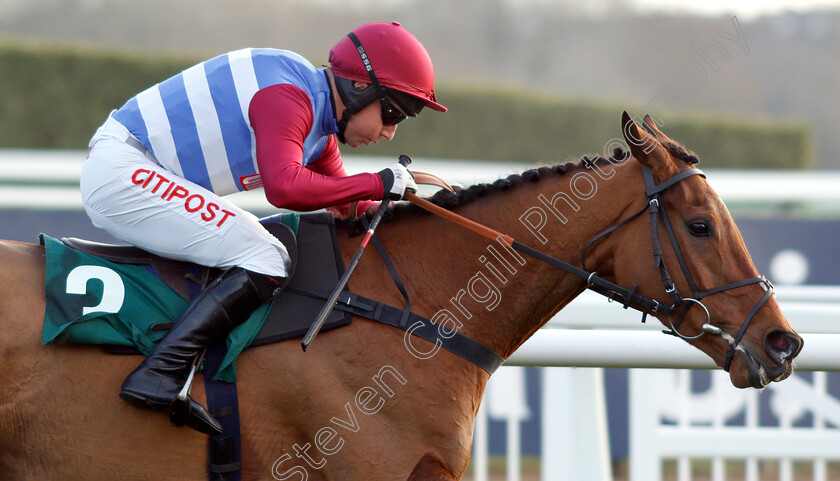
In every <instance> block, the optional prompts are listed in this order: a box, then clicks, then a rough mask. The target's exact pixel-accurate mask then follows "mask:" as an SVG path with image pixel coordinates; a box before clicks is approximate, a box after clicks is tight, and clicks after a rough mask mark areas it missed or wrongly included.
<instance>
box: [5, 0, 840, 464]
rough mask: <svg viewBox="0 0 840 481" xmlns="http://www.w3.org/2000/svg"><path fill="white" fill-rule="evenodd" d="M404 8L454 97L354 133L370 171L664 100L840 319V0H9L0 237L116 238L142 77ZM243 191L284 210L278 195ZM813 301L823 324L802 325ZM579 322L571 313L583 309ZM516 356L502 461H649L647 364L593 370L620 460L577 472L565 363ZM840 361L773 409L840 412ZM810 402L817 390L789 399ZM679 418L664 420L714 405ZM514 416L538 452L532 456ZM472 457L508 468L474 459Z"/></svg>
mask: <svg viewBox="0 0 840 481" xmlns="http://www.w3.org/2000/svg"><path fill="white" fill-rule="evenodd" d="M391 20H397V21H400V22H401V23H402V24H403V25H404V26H405V27H407V28H408V29H409V30H411V31H412V32H413V33H414V34H415V35H416V36H417V37H418V38H419V39H420V40H421V41H422V42H423V43H424V44H425V46H426V47H427V49H428V51H429V53H430V55H431V57H432V59H433V61H434V64H435V70H436V85H437V90H438V94H439V95H438V99H439V100H440V101H441V102H442V103H443V104H444V105H447V106H448V107H449V108H450V112H448V113H446V114H439V113H435V112H431V111H429V112H424V113H423V114H422V115H421V116H420V117H419V118H418V119H417V120H412V121H410V122H406V123H405V124H401V125H400V127H399V131H398V133H397V136H396V138H395V139H394V140H393V141H392V142H382V143H380V144H378V145H373V146H370V147H361V148H359V149H346V150H344V154H346V155H347V159H346V163H347V165H348V169H349V170H350V171H351V172H352V171H362V170H374V169H375V170H378V169H379V168H381V166H383V165H387V164H388V163H390V162H392V159H393V157H394V156H395V155H396V154H400V153H408V154H410V155H412V156H413V157H414V158H415V163H416V167H417V169H418V170H424V171H430V172H434V173H437V174H439V175H441V176H443V177H444V178H446V179H447V180H449V181H450V182H460V183H465V184H469V183H472V182H476V181H488V180H493V179H495V178H497V177H499V176H503V175H507V174H509V173H510V172H513V171H517V170H522V169H523V168H524V166H526V165H534V164H537V163H539V164H554V163H558V162H567V161H577V160H578V159H579V158H580V156H581V155H583V154H590V155H607V154H609V152H606V153H605V152H604V151H603V149H604V145H605V144H606V143H607V142H608V141H609V140H610V139H612V138H615V137H620V135H621V133H620V129H619V118H620V116H621V112H622V110H627V111H629V112H630V113H631V115H639V116H643V115H644V114H650V115H652V116H653V117H655V118H656V119H657V120H658V122H659V123H660V124H661V125H662V130H663V131H664V132H666V133H667V134H668V135H669V136H670V137H672V138H673V139H675V140H678V141H680V142H681V143H683V144H684V145H685V146H686V147H687V148H689V149H691V150H693V151H695V152H696V153H697V154H698V155H699V157H700V159H701V163H700V167H701V168H703V169H704V170H707V171H708V173H709V179H710V182H711V183H712V185H713V186H714V187H715V188H716V190H717V191H718V192H719V193H720V195H721V197H722V198H723V199H724V201H725V202H726V203H727V205H728V206H729V208H730V210H731V211H732V212H733V215H734V216H735V218H736V221H737V222H738V224H739V226H740V228H741V230H742V233H743V235H744V238H745V240H746V241H747V245H748V247H749V248H750V251H751V253H752V255H753V258H754V260H755V263H756V265H757V267H758V269H759V271H761V272H762V273H766V274H768V276H769V277H770V278H771V280H773V281H774V282H775V283H776V284H777V285H779V286H781V289H782V290H783V289H784V286H791V287H793V288H795V289H794V290H789V291H788V292H789V293H793V294H790V295H789V296H788V297H786V299H790V301H789V302H790V304H789V306H790V309H791V312H793V313H794V314H793V315H791V314H788V315H789V317H790V318H791V323H792V324H793V325H794V327H795V328H797V329H800V330H802V329H805V330H807V329H812V330H813V332H820V333H826V332H828V333H838V332H840V331H838V329H840V323H832V322H831V321H833V320H835V319H837V317H836V316H837V314H838V313H840V291H838V290H837V289H838V288H837V287H836V286H837V285H838V284H840V274H839V273H840V261H838V256H837V255H836V254H835V251H836V246H837V245H838V243H840V223H838V222H837V219H838V218H840V155H838V152H840V122H838V121H837V112H838V111H839V110H840V1H838V0H824V1H807V0H803V1H794V0H770V1H763V2H758V1H742V2H737V3H736V2H726V1H723V0H714V1H705V2H690V1H682V0H590V1H587V2H580V1H571V0H390V1H386V0H341V1H339V0H272V1H268V0H239V1H237V2H228V1H222V0H200V1H199V0H177V1H172V0H145V1H144V2H142V3H140V2H136V1H129V0H0V237H2V238H8V239H16V240H23V241H30V242H32V241H35V239H36V236H37V234H38V233H39V232H46V233H48V234H50V235H53V236H57V237H58V236H79V237H86V238H89V239H93V240H101V241H113V239H111V238H109V237H108V236H107V235H105V234H103V233H101V232H99V231H97V230H96V229H94V228H93V227H92V226H91V225H90V223H89V221H88V220H87V217H86V216H85V215H84V213H83V212H82V210H81V206H80V200H79V198H78V189H77V182H78V170H79V167H80V165H81V163H82V162H83V160H84V156H85V152H84V149H85V148H86V146H87V142H88V140H89V138H90V137H91V136H92V134H93V132H94V131H95V129H96V127H97V126H98V125H100V124H101V123H102V122H103V121H104V119H105V118H106V116H107V115H108V113H109V112H110V111H111V109H114V108H118V107H119V106H121V105H122V104H123V103H124V102H125V101H126V100H127V99H128V98H130V97H131V96H133V95H134V94H136V93H137V92H139V91H141V90H143V89H145V88H147V87H149V86H151V85H153V84H154V83H156V82H158V81H160V80H163V79H165V78H167V77H168V76H170V75H172V74H175V73H177V72H180V71H181V70H183V69H184V68H186V67H188V66H190V65H192V64H194V63H196V62H198V61H201V60H204V59H206V58H209V57H212V56H215V55H218V54H221V53H224V52H227V51H230V50H235V49H239V48H243V47H276V48H283V49H289V50H293V51H295V52H298V53H300V54H301V55H303V56H304V57H306V58H307V59H309V60H310V61H311V62H312V63H313V64H315V65H321V64H324V63H326V62H327V54H328V51H329V49H330V47H331V46H332V45H333V44H334V43H335V42H336V41H338V40H339V39H340V38H341V37H342V36H343V35H345V34H346V33H347V32H349V31H350V30H352V29H353V28H354V27H356V26H358V25H360V24H362V23H365V22H369V21H391ZM418 159H421V161H419V162H418ZM238 195H239V194H237V196H238ZM234 197H236V196H234ZM237 202H241V203H242V205H243V206H246V207H247V208H250V209H252V210H254V211H255V212H256V213H265V214H268V213H271V209H270V206H268V204H267V203H265V202H264V201H263V200H262V199H261V198H259V194H257V195H256V196H254V195H251V196H250V197H249V196H248V195H244V196H241V197H238V200H237ZM797 289H798V290H797ZM814 292H818V293H819V295H817V296H815V295H812V294H813V293H814ZM586 305H587V306H588V305H589V304H586ZM783 308H784V305H783ZM587 309H588V308H587ZM587 309H582V310H578V311H575V312H576V313H578V314H577V315H578V320H579V319H581V318H583V319H584V320H586V321H587V322H589V321H591V320H592V319H594V318H597V317H598V316H608V317H612V316H618V312H619V311H620V310H613V311H607V312H606V313H602V311H592V310H587ZM592 309H596V307H593V308H592ZM809 309H810V310H809ZM814 312H816V314H814ZM808 313H810V314H808ZM800 315H801V318H802V319H805V318H808V319H814V318H818V319H819V321H820V322H819V323H815V324H813V325H810V324H808V325H805V324H796V323H795V322H794V320H795V319H797V320H798V319H800V317H799V316H800ZM566 321H569V319H566ZM563 322H565V321H558V324H557V326H555V327H558V326H559V327H563V326H565V327H569V326H568V325H565V324H563ZM569 322H570V323H572V324H574V322H576V321H569ZM593 322H595V323H596V324H597V322H598V321H597V319H596V320H595V321H593ZM797 322H798V321H797ZM802 322H803V323H807V322H808V321H807V320H804V321H802ZM576 325H577V326H578V327H580V325H581V324H576ZM832 326H834V327H832ZM806 350H807V345H806ZM838 368H840V366H838ZM511 369H522V371H520V372H518V373H517V374H511V375H505V376H500V378H505V379H507V380H506V381H500V382H505V383H507V384H504V385H503V387H501V388H499V389H501V391H499V392H502V393H507V394H499V395H497V396H495V397H494V398H492V399H489V398H488V399H486V403H485V405H486V406H487V407H488V409H489V421H488V425H487V427H486V432H488V433H489V434H490V439H489V441H488V448H487V449H488V452H489V454H490V461H491V463H490V466H491V468H490V470H489V476H490V477H491V478H492V479H508V480H516V479H520V478H519V477H518V476H521V477H522V479H543V480H548V479H552V480H553V479H570V480H577V479H581V480H587V481H589V480H595V479H608V477H609V478H611V477H613V476H614V477H615V478H616V479H626V478H627V476H628V471H629V470H628V468H627V465H628V459H630V456H631V453H630V450H631V449H630V445H631V439H632V438H633V433H632V432H630V421H629V419H628V418H629V416H630V409H629V407H628V399H629V397H630V394H629V393H630V391H631V390H632V385H631V384H632V382H631V380H630V378H631V376H630V375H629V374H628V370H626V369H605V370H603V371H601V370H598V371H592V372H593V373H596V374H593V376H594V377H593V378H592V379H595V380H597V382H598V383H600V389H601V390H602V391H601V392H603V393H605V394H604V395H605V398H604V399H605V400H603V401H601V402H600V404H598V403H596V404H593V405H596V406H599V407H598V409H596V411H597V412H595V413H594V414H593V416H594V418H593V419H595V420H594V421H593V423H594V424H592V426H594V427H592V429H597V426H598V419H602V418H603V419H604V422H605V424H604V426H603V430H604V442H605V443H606V446H605V447H604V449H600V450H599V453H600V454H599V456H600V458H602V459H603V458H605V459H608V460H609V463H610V464H609V473H608V475H609V476H607V475H606V474H603V472H601V474H597V475H596V474H592V473H589V474H581V473H580V472H577V474H575V473H572V472H566V474H565V475H563V476H561V477H557V475H556V474H547V473H546V471H545V465H546V462H545V457H546V456H552V455H555V454H556V453H552V452H550V451H549V447H548V446H549V445H550V443H551V442H552V441H550V440H547V439H546V437H545V436H546V432H547V431H549V430H550V429H552V430H560V429H563V427H562V426H560V427H556V428H555V427H547V425H546V424H545V423H544V421H545V420H546V418H547V417H548V416H549V415H548V414H546V412H548V411H546V409H547V408H549V407H550V406H547V404H548V403H549V401H547V399H549V398H547V397H546V396H547V394H546V393H547V392H549V391H551V390H550V389H547V386H549V385H550V384H551V385H554V386H555V387H554V388H552V389H555V391H552V392H556V386H557V385H555V384H552V383H555V382H560V381H556V378H555V377H553V375H549V374H547V373H548V372H549V370H547V369H539V368H533V367H528V368H511ZM552 369H563V368H552ZM579 371H580V370H578V371H576V372H579ZM662 372H665V371H662ZM695 374H696V375H697V379H699V380H694V381H679V382H681V383H682V385H686V383H687V385H688V391H686V393H684V394H683V395H684V396H686V398H687V399H690V398H692V396H693V397H694V398H697V399H698V400H699V401H698V402H702V399H705V398H703V396H704V395H706V394H708V393H710V392H712V390H713V388H715V389H720V390H723V392H729V391H727V389H729V388H727V387H726V386H725V385H719V384H720V383H716V382H714V381H713V378H712V377H710V373H709V372H707V371H699V372H697V373H695ZM836 376H837V375H836V374H831V375H828V376H826V373H825V372H818V373H810V372H809V373H805V374H804V375H800V376H798V379H800V380H802V383H804V385H806V386H810V387H806V388H803V389H804V391H802V392H800V393H799V394H789V393H788V394H786V396H788V397H784V396H785V395H782V394H779V393H775V392H773V391H772V390H770V389H768V390H765V391H764V392H763V393H761V395H760V396H761V397H756V399H757V400H756V401H755V403H756V405H757V406H759V407H760V408H761V409H763V411H762V412H761V414H760V415H759V414H756V416H757V419H759V420H760V422H759V424H760V425H761V426H769V427H770V428H773V429H777V430H783V429H793V428H798V429H805V428H813V429H817V428H819V429H821V430H826V429H829V428H836V427H837V426H838V425H840V422H837V421H831V420H832V419H834V420H836V419H838V413H840V409H838V406H840V405H838V404H837V401H836V399H835V397H836V396H837V395H838V394H840V382H837V379H836ZM820 379H822V381H821V380H820ZM672 381H673V379H672ZM562 382H569V381H568V380H566V381H562ZM802 383H800V384H802ZM821 383H822V384H821ZM671 384H673V382H672V383H671ZM818 385H819V386H822V387H820V388H819V389H817V387H815V386H818ZM563 386H567V387H568V386H571V385H570V384H563ZM730 390H731V389H730ZM669 392H670V391H669ZM715 392H718V391H715ZM511 393H516V394H511ZM597 396H598V395H597V391H596V394H595V398H593V399H596V400H597ZM756 396H758V394H756ZM797 396H799V397H798V398H797ZM585 399H589V398H585ZM739 399H741V398H739ZM796 399H798V400H796ZM803 399H811V400H813V399H821V400H825V403H823V404H820V405H819V406H817V407H814V405H813V404H808V402H805V401H803ZM738 402H739V403H740V402H741V401H738ZM751 402H752V401H751ZM743 403H744V407H739V408H738V409H734V410H730V411H731V412H730V414H731V416H729V417H727V418H726V419H724V420H723V421H721V423H722V424H723V425H726V426H742V425H745V423H747V418H750V416H752V415H751V414H745V413H747V412H748V411H746V409H747V407H746V405H747V403H746V401H743ZM797 403H798V404H797ZM589 404H592V403H589ZM792 405H795V406H798V407H799V410H798V411H796V410H792V411H791V410H788V411H785V409H784V406H792ZM737 406H741V404H737ZM803 406H804V407H803ZM485 415H488V413H487V412H485ZM670 416H671V417H670V418H668V415H667V413H664V414H662V417H661V419H662V420H665V422H666V424H667V422H671V423H672V424H673V423H674V422H676V421H674V419H683V420H688V421H687V422H689V424H690V423H692V422H696V423H697V424H699V425H706V424H709V423H712V421H711V420H710V419H712V418H709V417H708V416H707V417H703V416H700V417H699V418H697V419H695V418H692V417H691V416H687V415H685V416H682V417H680V415H676V414H673V413H671V414H670ZM668 419H670V420H671V421H667V420H668ZM511 423H515V425H516V430H515V431H514V430H513V428H512V426H514V424H511ZM520 428H521V430H520ZM580 429H589V428H580ZM786 432H788V431H781V433H782V434H781V435H782V436H784V435H785V433H786ZM514 433H515V435H516V436H518V437H519V438H521V444H519V445H516V446H515V449H516V450H518V451H520V452H521V453H522V454H523V455H524V456H525V458H524V460H525V461H524V462H522V465H521V469H519V463H520V460H519V459H518V458H515V459H513V460H511V458H510V452H511V451H510V450H511V449H512V448H511V435H514ZM762 435H765V436H766V434H762ZM721 436H725V435H724V434H721ZM781 439H784V437H782V438H781ZM832 439H834V438H832ZM814 443H815V444H814V446H815V447H816V446H817V441H815V442H814ZM712 444H714V443H712ZM823 444H824V443H823ZM821 445H822V444H821ZM835 446H840V444H835ZM828 454H829V455H828V456H826V455H825V453H823V454H821V455H820V456H821V458H820V459H818V460H817V461H814V462H813V463H812V462H811V461H808V462H807V463H805V464H802V463H801V462H799V461H797V462H799V464H797V462H794V461H791V460H790V459H788V460H787V461H785V460H784V459H783V458H775V457H770V458H768V459H766V460H763V461H762V460H759V461H755V458H753V460H754V461H755V462H756V463H759V464H755V465H754V466H757V467H754V468H750V467H749V466H750V464H749V462H748V463H747V467H746V468H743V467H742V468H738V467H735V468H731V467H728V466H729V465H725V464H724V465H723V466H724V468H720V466H719V465H718V464H715V461H712V462H711V464H710V463H706V461H702V460H701V461H699V462H694V463H692V462H691V461H690V460H687V459H688V458H686V457H684V456H683V457H680V456H676V455H673V453H672V454H669V455H668V456H665V458H667V459H665V461H666V462H665V463H664V464H662V466H664V469H665V476H666V478H667V479H677V477H678V479H681V480H683V479H710V478H711V479H723V478H722V477H721V474H720V469H724V472H726V470H729V472H730V473H731V472H732V470H733V469H734V471H735V472H736V479H741V477H738V476H741V475H743V476H745V479H759V477H760V479H814V480H820V479H822V480H825V479H835V480H840V465H838V459H840V447H839V448H837V453H836V456H834V457H832V456H830V454H831V453H828ZM506 457H507V461H505V458H506ZM555 457H556V456H555ZM735 457H736V458H738V459H741V458H743V457H746V455H743V456H741V455H738V456H735ZM674 460H677V461H674ZM800 461H801V460H800ZM511 463H515V464H516V466H517V469H518V471H517V470H511V468H510V466H511V465H512V464H511ZM668 463H671V464H668ZM675 463H676V464H675ZM704 463H705V464H704ZM820 463H821V464H820ZM541 465H542V469H543V472H542V474H540V469H541V468H540V466H541ZM686 466H688V467H686ZM715 466H718V467H717V468H716V467H715ZM803 466H804V467H803ZM751 469H752V471H751ZM716 470H717V471H716ZM756 470H757V471H756ZM514 471H516V473H515V472H514ZM602 471H603V470H602ZM753 471H755V472H753ZM517 473H518V474H517ZM555 473H556V471H555ZM716 473H717V474H716ZM750 473H752V474H750ZM756 473H757V474H756ZM469 476H470V479H486V477H483V476H488V474H486V473H484V472H482V471H481V470H480V469H478V470H473V468H471V471H470V474H469ZM540 476H542V477H541V478H540ZM669 476H670V478H669ZM751 476H752V477H751ZM648 479H655V478H653V477H651V478H645V479H644V481H647V480H648ZM636 481H642V479H641V478H638V477H637V478H636Z"/></svg>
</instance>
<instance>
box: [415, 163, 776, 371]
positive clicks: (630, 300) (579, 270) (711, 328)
mask: <svg viewBox="0 0 840 481" xmlns="http://www.w3.org/2000/svg"><path fill="white" fill-rule="evenodd" d="M642 171H643V174H644V179H645V186H646V192H645V195H646V197H647V199H648V202H647V204H646V205H645V206H644V207H642V209H640V210H639V211H638V212H636V213H635V214H633V215H631V216H630V217H628V218H626V219H624V220H622V221H620V222H618V223H616V224H615V225H613V226H611V227H609V228H607V229H605V230H604V231H602V232H600V233H599V234H597V235H596V236H595V237H593V238H592V239H591V240H590V241H589V242H587V244H586V246H585V247H584V249H583V255H582V259H581V266H582V267H577V266H575V265H572V264H569V263H568V262H565V261H562V260H560V259H557V258H555V257H552V256H550V255H548V254H545V253H543V252H540V251H538V250H536V249H533V248H531V247H528V246H526V245H524V244H522V243H520V242H517V241H516V240H514V239H513V237H511V236H508V235H505V234H502V233H500V232H498V231H496V230H494V229H491V228H490V227H487V226H485V225H483V224H479V223H477V222H474V221H472V220H469V219H467V218H465V217H463V216H461V215H458V214H456V213H454V212H451V211H449V210H446V209H444V208H443V207H440V206H437V205H435V204H433V203H431V202H429V201H427V200H426V199H423V198H421V197H418V196H417V195H416V194H414V193H413V192H410V191H409V192H406V194H405V198H406V199H407V200H408V201H410V202H411V203H413V204H415V205H417V206H418V207H420V208H422V209H424V210H427V211H429V212H431V213H433V214H435V215H437V216H440V217H443V218H444V219H446V220H448V221H450V222H453V223H455V224H457V225H459V226H461V227H464V228H465V229H468V230H470V231H472V232H475V233H476V234H478V235H480V236H483V237H485V238H488V239H491V240H495V241H499V242H503V243H505V244H507V245H508V246H510V247H511V248H513V249H516V250H517V251H519V252H522V253H523V254H527V255H529V256H531V257H533V258H535V259H537V260H540V261H542V262H545V263H546V264H549V265H551V266H553V267H557V268H559V269H562V270H564V271H566V272H568V273H569V274H572V275H575V276H577V277H580V278H581V279H584V280H585V281H586V284H587V289H590V290H592V291H593V292H597V293H598V294H601V295H603V296H605V297H607V298H608V299H609V300H610V301H619V302H621V303H622V306H623V307H624V309H627V308H629V307H632V308H633V309H636V310H638V311H640V312H641V313H642V322H645V319H646V318H647V315H648V312H654V313H661V314H664V315H666V316H668V324H669V326H670V329H666V330H663V331H662V332H663V333H665V334H669V335H672V336H676V337H680V338H682V339H685V340H693V339H698V338H700V337H701V336H703V335H705V334H711V335H719V336H721V337H722V338H724V339H725V340H726V341H727V342H728V343H729V345H730V349H729V352H728V353H727V355H726V360H725V361H724V363H723V369H724V370H725V371H729V368H730V365H731V363H732V360H733V359H734V357H735V353H736V352H737V351H738V350H739V349H743V347H741V346H740V343H741V339H742V338H743V336H744V334H745V333H746V331H747V328H748V327H749V324H750V322H751V321H752V319H753V317H755V314H756V313H757V312H758V310H759V309H760V308H761V307H762V306H763V305H764V303H765V302H767V300H768V299H769V298H770V296H772V295H773V285H772V284H771V283H770V281H769V280H767V279H766V278H765V277H764V276H760V277H756V278H752V279H747V280H742V281H736V282H732V283H729V284H725V285H722V286H718V287H714V288H712V289H709V290H706V291H700V290H699V289H698V287H697V285H696V283H695V282H694V278H693V277H692V276H691V272H690V271H689V269H688V264H687V263H686V261H685V258H684V256H683V254H682V251H681V250H680V248H679V244H678V243H677V239H676V236H675V234H674V230H673V228H672V227H671V223H670V221H669V220H668V216H667V214H666V213H665V208H664V205H663V203H662V199H661V194H662V192H664V191H665V190H666V189H668V188H669V187H672V186H673V185H675V184H677V183H678V182H680V181H682V180H684V179H686V178H688V177H691V176H694V175H699V176H701V177H703V178H705V177H706V175H705V174H704V173H703V171H701V170H700V169H689V170H686V171H683V172H680V173H678V174H676V175H674V176H672V177H671V178H669V179H667V180H665V181H664V182H662V183H661V184H656V181H655V180H654V178H653V173H652V172H651V171H650V169H648V168H647V167H646V166H642ZM645 212H648V213H649V214H650V226H651V229H650V231H651V241H652V244H653V259H654V268H657V269H659V272H660V277H661V278H662V284H663V287H664V288H665V293H666V294H668V296H669V297H670V298H671V301H672V302H673V304H672V305H671V306H666V305H665V304H662V303H661V302H659V301H657V300H656V299H653V298H650V297H647V296H644V295H641V294H638V293H636V287H637V286H636V284H633V285H631V286H630V288H629V289H627V288H625V287H622V286H619V285H618V284H615V283H613V282H610V281H608V280H606V279H604V278H602V277H600V276H598V273H597V272H594V271H588V270H587V269H586V252H587V251H588V249H589V248H590V247H591V246H592V245H593V244H594V243H595V242H596V241H598V240H599V239H602V238H604V237H606V236H607V235H609V234H610V233H612V232H615V231H616V230H618V229H620V228H621V227H624V226H625V225H627V224H629V223H630V222H631V221H633V220H635V219H637V218H638V217H640V216H641V215H642V214H644V213H645ZM660 219H661V221H662V224H663V225H664V227H665V231H666V232H667V234H668V239H669V241H670V243H671V246H672V247H673V249H674V253H675V254H676V256H677V261H678V262H679V264H680V269H681V270H682V272H683V275H684V276H685V278H686V281H687V282H688V285H689V287H690V288H691V292H692V297H683V296H681V295H680V293H679V292H678V291H677V287H676V285H675V284H674V282H673V280H672V278H671V275H670V274H669V272H668V269H667V267H666V266H665V261H664V258H663V256H662V246H661V241H660V235H659V221H660ZM751 284H760V285H761V287H762V289H764V295H763V296H762V297H761V299H760V300H759V301H758V302H757V303H756V304H755V306H753V308H752V310H751V311H750V312H749V314H748V315H747V318H746V319H745V320H744V322H743V324H742V325H741V328H740V330H739V331H738V333H737V334H736V335H735V336H734V337H732V336H731V335H730V334H729V333H727V332H726V331H724V330H723V329H722V328H721V327H718V326H716V325H714V324H712V323H711V314H710V313H709V310H708V308H706V306H705V305H704V304H703V303H702V302H701V299H703V298H704V297H706V296H710V295H712V294H717V293H720V292H724V291H727V290H730V289H737V288H739V287H744V286H747V285H751ZM686 302H690V303H691V304H689V305H688V306H687V307H685V308H684V309H683V310H682V311H681V312H680V313H679V315H678V317H677V320H676V322H674V321H672V320H671V316H672V315H673V314H674V312H675V311H676V310H677V308H679V307H680V306H682V305H683V304H685V303H686ZM694 305H699V306H700V307H701V308H702V309H703V311H704V312H705V314H706V322H705V323H704V324H703V325H702V327H701V329H702V330H701V331H700V333H699V334H697V335H694V336H686V335H684V334H682V333H680V332H679V330H678V329H679V326H680V324H682V322H683V320H684V319H685V317H686V315H687V314H688V311H689V310H690V309H691V308H692V307H694Z"/></svg>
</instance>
